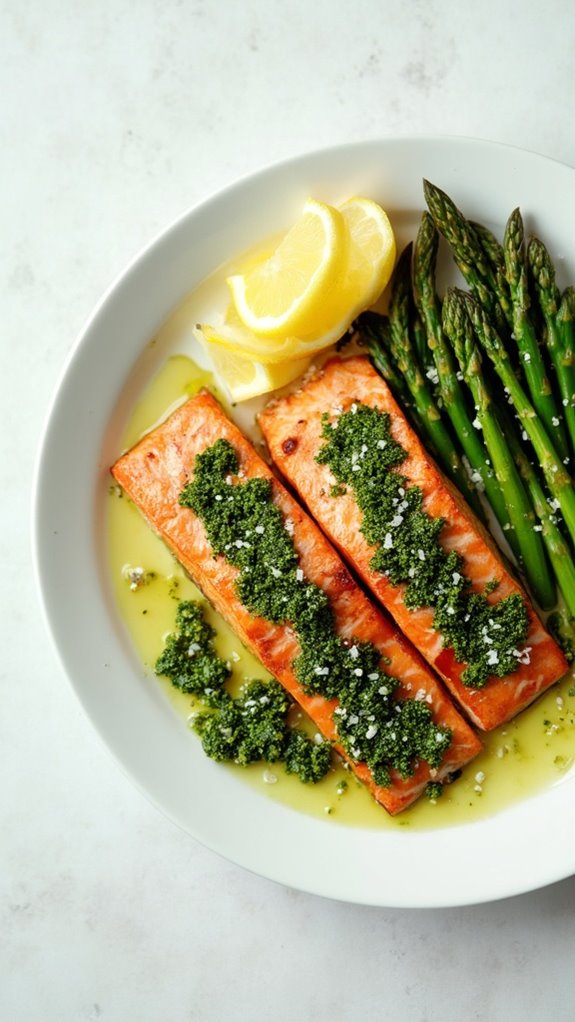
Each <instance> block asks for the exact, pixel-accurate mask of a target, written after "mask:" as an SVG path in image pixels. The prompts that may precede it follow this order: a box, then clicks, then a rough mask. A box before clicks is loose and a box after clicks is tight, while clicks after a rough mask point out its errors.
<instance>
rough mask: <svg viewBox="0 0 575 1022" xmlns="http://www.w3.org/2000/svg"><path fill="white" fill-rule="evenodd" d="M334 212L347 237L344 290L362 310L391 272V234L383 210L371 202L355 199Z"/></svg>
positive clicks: (392, 239)
mask: <svg viewBox="0 0 575 1022" xmlns="http://www.w3.org/2000/svg"><path fill="white" fill-rule="evenodd" d="M338 209H339V210H340V212H341V214H342V216H343V218H344V220H345V224H346V227H347V229H348V231H349V236H350V245H349V256H348V263H347V269H346V280H345V284H344V291H346V292H348V294H349V296H350V298H351V300H352V302H351V303H352V304H355V305H358V306H360V307H361V308H360V309H359V311H363V310H364V309H368V308H369V307H370V305H373V304H374V302H376V301H377V299H378V298H379V296H380V294H381V292H382V291H383V289H384V288H385V287H386V285H387V284H388V282H389V279H390V277H391V274H392V273H393V267H394V265H395V256H396V244H395V235H394V233H393V228H392V226H391V224H390V222H389V217H388V215H387V213H386V212H385V210H384V209H382V208H381V206H379V205H378V204H377V202H373V201H372V200H371V199H364V198H362V197H361V196H356V197H355V198H353V199H348V200H347V202H343V203H342V204H341V205H340V206H339V207H338ZM354 299H355V302H354Z"/></svg>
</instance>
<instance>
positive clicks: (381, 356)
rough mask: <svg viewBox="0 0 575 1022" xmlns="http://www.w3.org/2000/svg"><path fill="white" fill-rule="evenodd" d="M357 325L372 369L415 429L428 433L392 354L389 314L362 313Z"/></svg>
mask: <svg viewBox="0 0 575 1022" xmlns="http://www.w3.org/2000/svg"><path fill="white" fill-rule="evenodd" d="M356 327H357V330H358V331H359V335H360V338H361V340H362V342H363V343H364V344H365V346H366V348H367V350H368V351H369V354H370V356H371V358H372V361H373V364H374V365H375V368H376V369H377V371H378V373H379V374H380V376H383V378H384V380H385V382H386V383H387V384H388V386H389V387H390V389H391V391H392V393H393V396H394V397H395V399H396V401H397V402H398V403H399V404H400V405H401V407H402V408H403V410H404V411H405V412H407V414H408V416H409V418H410V419H411V420H412V422H413V425H414V426H415V428H416V430H417V431H418V432H422V433H424V434H425V435H426V436H427V429H426V423H425V419H424V418H423V417H422V416H421V415H420V414H419V411H418V408H417V406H416V405H415V404H414V401H413V398H412V396H411V393H410V391H409V388H408V387H407V384H406V382H405V379H404V377H403V376H402V374H401V373H400V372H399V371H398V369H397V366H396V365H395V364H394V362H393V359H392V356H391V351H390V349H391V343H390V325H389V319H388V317H387V316H382V315H380V314H379V313H377V312H363V313H362V314H361V316H360V317H359V319H358V320H357V321H356ZM427 439H428V441H429V443H430V444H432V445H433V441H432V438H431V437H430V436H427ZM433 454H434V456H435V457H438V456H439V452H438V451H436V449H435V447H433Z"/></svg>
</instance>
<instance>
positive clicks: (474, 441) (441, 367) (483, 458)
mask: <svg viewBox="0 0 575 1022" xmlns="http://www.w3.org/2000/svg"><path fill="white" fill-rule="evenodd" d="M438 243H439V235H438V232H437V229H436V227H435V224H434V222H433V219H432V217H431V216H430V215H429V213H424V214H423V216H422V218H421V224H420V227H419V231H418V234H417V239H416V242H415V248H414V256H413V293H414V298H415V304H416V306H417V309H418V312H419V315H420V316H421V319H422V322H423V324H424V326H425V329H426V332H427V341H428V346H429V348H430V350H431V351H432V353H433V358H434V362H435V368H436V370H437V377H438V386H439V390H440V393H441V397H442V400H443V407H444V409H445V412H446V414H447V415H448V416H449V418H450V420H451V424H452V426H453V429H454V431H455V435H456V437H457V439H458V441H459V444H460V446H461V448H462V449H463V451H464V453H465V456H466V458H467V460H468V462H469V464H470V465H471V468H472V470H473V473H474V476H475V478H477V480H478V481H479V482H480V483H481V486H482V488H483V489H484V490H485V495H486V497H487V499H488V501H489V503H490V504H491V507H492V508H493V512H494V514H495V516H496V518H497V520H498V521H499V522H500V524H501V527H502V528H503V529H505V530H506V532H507V530H508V529H509V527H510V525H511V522H510V518H509V512H508V509H507V505H506V503H505V500H504V497H503V495H502V493H501V489H500V487H499V484H498V482H497V479H496V478H495V475H494V473H493V468H492V466H491V464H490V459H489V456H488V453H487V451H486V450H485V445H484V444H483V441H482V440H481V437H480V436H479V433H478V431H477V429H476V428H475V427H474V425H473V422H472V420H471V417H470V415H469V412H468V409H467V402H466V399H465V394H464V392H463V388H462V387H461V384H460V381H459V379H458V377H457V369H456V367H455V364H454V361H453V356H452V354H451V350H450V348H449V345H448V344H447V343H446V340H445V336H444V333H443V327H442V325H441V313H440V308H439V300H438V298H437V292H436V288H435V268H436V262H437V248H438ZM508 539H509V545H510V546H511V549H512V550H513V552H514V553H515V555H516V556H519V553H520V550H519V546H518V544H517V542H516V537H515V535H514V534H513V532H510V533H509V534H508Z"/></svg>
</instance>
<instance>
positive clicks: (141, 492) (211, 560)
mask: <svg viewBox="0 0 575 1022" xmlns="http://www.w3.org/2000/svg"><path fill="white" fill-rule="evenodd" d="M219 438H223V439H226V440H228V441H229V442H230V443H231V444H232V445H233V447H234V449H235V451H236V454H237V456H238V459H239V462H240V466H241V468H240V471H241V472H242V474H243V477H244V478H254V477H264V478H267V479H270V480H271V481H272V493H273V501H274V503H275V504H276V505H277V507H278V508H279V509H280V511H281V512H282V515H283V516H284V519H286V520H291V525H290V529H292V528H293V533H292V539H293V542H294V545H295V548H296V550H297V553H298V555H299V564H300V566H301V568H302V570H303V572H304V575H305V577H306V578H307V579H309V581H310V582H313V583H315V584H316V585H317V586H320V587H321V588H322V589H323V590H324V591H325V592H326V594H327V596H328V598H329V601H330V604H331V608H332V611H333V614H334V619H335V624H336V629H337V632H338V634H339V635H340V636H341V637H342V638H344V639H352V638H353V640H354V641H356V640H359V641H360V642H370V643H373V645H374V646H376V648H377V649H378V650H379V651H380V652H381V656H382V658H387V659H388V661H389V662H388V663H387V664H385V668H384V669H385V671H386V673H387V674H388V675H390V676H393V677H395V678H398V679H399V680H400V687H399V688H398V690H397V697H398V698H401V699H405V698H409V697H415V695H416V694H417V697H418V699H420V698H424V699H426V701H427V703H428V705H429V706H430V708H431V710H432V713H433V718H434V721H435V722H436V723H437V725H438V726H445V727H448V728H450V729H451V731H452V741H451V744H450V746H449V747H448V748H447V750H446V752H445V754H444V757H443V760H442V762H441V764H440V766H439V768H437V769H436V770H430V768H429V766H428V764H427V763H425V762H423V761H420V762H419V764H418V765H417V767H416V770H415V773H414V774H413V776H411V777H409V778H407V779H404V778H402V777H401V776H400V775H399V774H398V773H397V772H396V771H391V777H392V783H391V785H390V786H389V787H382V786H378V785H377V784H376V783H375V781H374V779H373V777H372V774H371V771H370V770H369V768H368V767H367V765H366V764H365V763H361V762H352V761H351V760H349V759H348V757H347V756H346V754H345V752H344V750H343V748H341V746H339V745H338V744H337V733H336V728H335V725H334V720H333V713H334V710H335V708H336V707H337V705H338V704H337V700H333V699H331V700H328V699H326V698H324V697H323V696H318V695H312V696H310V695H306V693H305V692H304V691H303V689H302V687H301V686H300V684H299V683H298V680H297V678H296V676H295V674H294V671H293V669H292V664H293V662H294V660H295V658H296V657H297V656H298V654H299V652H300V649H299V644H298V641H297V637H296V635H295V633H294V631H293V629H291V628H290V627H289V626H288V625H278V624H273V623H270V622H269V621H267V620H265V619H263V618H260V617H257V616H254V615H253V614H251V613H250V612H249V611H248V610H247V609H246V608H245V607H244V606H243V605H242V604H241V603H240V602H239V600H238V597H237V595H236V586H235V583H236V579H237V576H238V571H239V569H238V568H236V567H234V566H232V565H230V564H229V563H228V561H227V560H226V559H225V558H223V557H219V556H218V557H214V555H213V552H212V548H211V546H210V545H209V543H208V540H207V538H206V534H205V531H204V526H203V524H202V522H201V519H200V518H198V517H197V516H196V515H195V514H194V513H193V511H191V510H190V509H189V508H185V507H181V506H180V504H179V496H180V493H181V491H182V490H183V488H184V486H185V485H186V483H188V482H189V480H190V478H191V477H192V476H193V469H194V463H195V458H196V455H198V454H199V453H201V452H202V451H204V450H206V448H208V447H211V446H212V445H213V444H214V443H215V442H216V440H218V439H219ZM112 474H113V476H114V478H115V479H116V481H117V482H118V483H119V484H120V486H121V487H122V488H123V489H124V490H125V492H126V493H127V494H128V496H129V497H130V498H131V499H132V500H133V501H134V503H135V504H136V505H137V506H138V508H139V509H140V511H141V512H142V514H143V515H144V517H145V518H146V520H147V521H148V523H149V524H150V526H151V527H152V528H153V529H154V530H155V531H156V533H157V534H158V535H159V536H160V537H161V538H162V539H163V540H164V541H165V543H166V544H167V545H168V547H169V548H170V550H171V551H172V552H173V554H174V555H175V557H176V558H177V559H178V561H180V563H181V564H182V565H183V567H184V568H185V569H186V571H188V572H189V574H190V575H191V577H192V579H193V580H194V582H195V583H196V584H197V585H198V586H199V588H200V589H201V590H202V591H203V592H204V594H205V596H206V597H207V599H208V600H209V601H210V603H212V604H213V606H214V607H215V608H216V609H217V610H218V611H219V613H220V614H221V615H222V617H224V618H225V619H226V620H227V621H228V622H229V624H230V625H231V627H232V628H233V630H234V631H235V632H236V634H237V635H238V636H239V638H240V639H241V640H242V642H243V643H244V644H245V645H246V646H247V647H248V648H249V649H250V650H252V652H253V653H255V655H256V656H257V657H258V658H259V659H260V661H261V662H262V664H263V665H264V666H265V667H266V669H267V670H268V671H269V672H270V674H272V675H273V676H274V677H276V678H277V679H278V680H279V681H280V682H281V683H282V684H283V685H284V687H285V688H286V689H287V691H288V692H289V693H290V695H291V696H293V698H294V699H295V700H296V701H297V702H298V703H299V704H300V705H301V706H302V708H303V709H304V710H305V711H306V713H307V714H308V715H309V716H310V717H311V719H312V720H313V721H314V723H315V725H316V726H317V728H318V730H319V731H320V732H321V733H322V734H323V735H324V736H325V737H326V738H328V739H329V740H330V741H332V742H334V743H335V747H336V749H337V751H338V752H339V754H340V755H341V756H342V757H343V758H344V759H348V762H349V763H350V766H351V768H352V769H353V771H354V772H355V774H356V775H357V777H358V778H359V779H360V780H361V781H362V782H363V783H364V784H365V785H367V787H368V788H369V790H370V791H371V793H372V795H373V796H374V798H375V799H376V800H377V801H378V802H379V803H381V805H383V806H384V807H385V808H386V809H387V811H388V812H389V813H391V814H395V813H398V812H400V811H401V810H402V809H405V808H406V807H407V806H408V805H410V804H411V803H412V802H413V801H414V800H415V799H417V798H418V796H419V795H420V794H421V793H422V791H423V789H424V788H425V785H426V784H427V782H428V781H429V780H430V779H432V778H433V779H434V780H441V779H444V778H446V777H447V776H448V775H449V774H451V773H453V772H455V771H456V770H458V769H460V768H461V767H462V766H464V765H465V764H466V763H468V762H469V761H470V760H471V759H473V757H474V756H475V755H477V753H478V752H479V751H480V749H481V743H480V741H479V739H478V737H477V735H476V734H475V733H474V731H473V730H472V729H471V728H470V727H469V725H468V724H467V723H466V721H464V720H463V718H462V717H461V716H460V715H459V713H458V711H457V710H456V709H455V707H454V706H453V704H452V702H451V700H450V699H449V697H448V696H447V694H446V693H445V692H444V691H443V689H442V687H441V685H440V684H439V682H438V681H437V680H436V679H435V677H434V676H433V674H432V672H431V671H430V670H429V668H428V667H427V665H426V664H425V662H424V661H423V660H422V659H421V657H420V656H419V655H418V653H417V652H416V651H415V650H414V649H412V647H411V646H410V645H409V643H408V642H407V641H406V640H405V638H404V637H403V636H402V635H401V634H399V633H398V632H397V630H396V628H395V627H394V625H393V624H392V623H391V622H390V621H388V620H387V618H385V617H384V615H383V614H382V613H381V612H380V611H379V610H378V609H377V608H376V607H374V606H373V605H372V603H371V602H370V600H369V599H368V597H367V596H365V594H364V593H363V592H362V591H361V590H360V588H359V586H358V585H357V584H356V583H355V582H354V580H353V579H352V578H351V576H350V574H349V571H348V570H347V568H346V567H345V566H344V564H343V562H342V561H341V559H340V557H339V556H338V554H337V553H336V552H335V550H334V549H333V547H332V546H331V544H330V543H329V542H328V540H327V539H326V538H325V536H324V535H323V534H322V532H321V531H320V530H319V528H318V527H317V526H316V525H315V523H314V522H313V521H312V520H311V519H310V518H309V516H308V515H307V514H306V513H305V511H303V510H302V508H301V507H300V506H299V504H297V503H296V501H295V500H294V499H293V498H292V497H291V496H290V494H289V493H288V492H287V491H286V489H285V488H284V486H282V485H281V483H279V482H278V481H277V479H276V478H275V476H273V475H272V473H271V471H270V469H269V468H268V466H267V465H266V464H265V462H264V461H263V460H262V459H261V458H260V457H259V455H258V454H257V453H256V451H255V450H254V448H253V446H252V445H251V444H250V443H249V442H248V440H246V439H245V437H244V436H243V435H242V433H240V431H239V430H238V429H237V427H236V426H235V425H233V423H232V422H230V420H229V419H228V418H227V417H226V415H225V414H224V412H223V410H222V409H221V407H220V405H219V404H218V402H217V401H216V400H215V398H214V397H212V395H211V394H209V393H208V392H205V391H202V392H201V393H200V394H198V395H197V396H196V397H194V398H192V399H191V400H190V401H188V402H186V404H184V405H182V406H181V407H180V408H179V409H178V410H177V411H176V412H174V413H173V414H172V415H171V416H170V418H168V419H167V420H166V422H164V423H163V424H162V425H160V426H159V427H158V428H156V429H154V430H153V431H152V432H151V433H149V434H148V435H147V436H145V437H144V438H143V439H142V440H140V441H139V443H138V444H136V446H135V447H133V448H132V449H131V450H130V451H128V452H127V453H126V454H124V455H123V456H122V457H121V458H120V459H119V460H118V461H117V462H116V464H115V465H114V466H113V468H112Z"/></svg>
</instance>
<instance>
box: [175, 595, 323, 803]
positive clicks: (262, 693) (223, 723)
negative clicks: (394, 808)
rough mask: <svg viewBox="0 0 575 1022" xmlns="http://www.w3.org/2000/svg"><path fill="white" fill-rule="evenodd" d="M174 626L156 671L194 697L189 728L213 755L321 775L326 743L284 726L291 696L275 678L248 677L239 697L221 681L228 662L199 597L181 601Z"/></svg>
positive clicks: (308, 776)
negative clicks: (216, 644)
mask: <svg viewBox="0 0 575 1022" xmlns="http://www.w3.org/2000/svg"><path fill="white" fill-rule="evenodd" d="M176 629H177V630H176V631H175V632H173V633H172V634H170V635H169V636H168V638H167V640H166V645H165V648H164V651H163V653H162V654H161V655H160V656H159V657H158V660H157V661H156V668H155V670H156V674H162V675H165V676H166V677H168V678H170V680H171V682H172V684H173V685H175V686H176V687H177V688H180V689H181V690H182V691H183V692H187V693H190V694H192V695H194V696H196V697H197V699H198V701H199V704H200V706H201V707H202V709H201V710H200V711H199V712H197V713H196V714H195V715H194V719H193V728H194V730H195V731H196V732H197V733H198V734H199V735H200V738H201V740H202V746H203V748H204V752H205V753H206V754H207V755H208V756H209V757H210V758H211V759H215V760H217V761H219V762H225V761H233V762H234V763H240V764H241V765H242V766H248V765H249V764H250V763H255V762H258V761H259V760H266V761H267V762H269V763H277V762H280V761H281V762H283V763H285V766H286V770H287V772H288V773H292V774H297V775H298V777H299V779H300V780H301V781H303V782H305V783H316V782H317V781H320V780H321V779H322V777H325V775H326V773H327V771H328V770H329V767H330V764H331V746H330V743H329V742H326V741H321V742H319V743H318V742H315V741H313V740H311V739H310V738H308V736H307V735H306V734H304V732H303V731H301V730H299V729H297V728H292V727H290V726H289V725H288V722H287V715H288V712H289V709H290V706H291V700H290V699H289V696H288V695H287V693H286V692H285V690H284V689H283V688H282V686H281V685H280V684H279V683H278V682H277V681H275V680H273V679H270V681H268V682H264V681H246V682H245V684H244V686H243V691H242V693H241V695H240V696H239V697H237V698H235V699H234V698H233V697H232V696H231V695H230V694H229V692H228V691H227V689H226V687H225V684H226V682H227V681H228V680H229V678H230V676H231V670H230V666H229V664H227V663H226V662H225V661H224V660H222V659H221V658H220V657H219V656H218V655H217V653H216V651H215V649H214V644H213V638H214V635H215V632H214V630H213V628H212V627H211V626H210V625H209V624H208V623H207V621H205V619H204V615H203V611H202V606H201V604H200V603H199V602H196V601H194V600H182V601H181V602H180V603H179V605H178V610H177V612H176Z"/></svg>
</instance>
